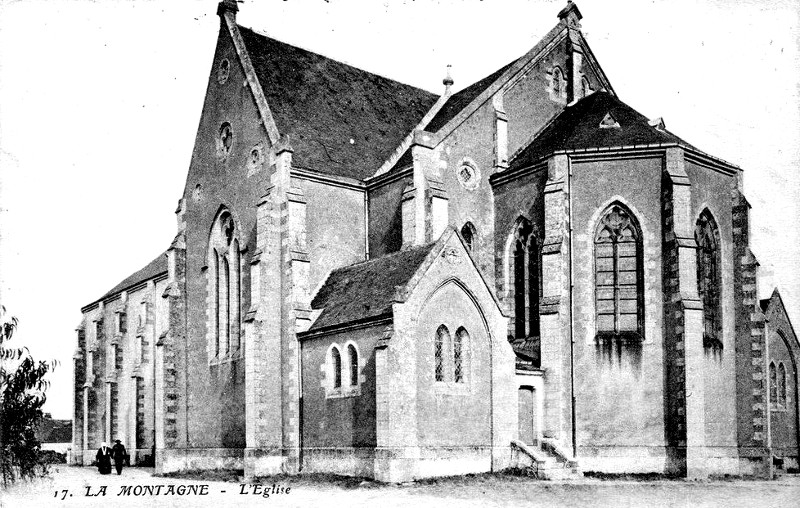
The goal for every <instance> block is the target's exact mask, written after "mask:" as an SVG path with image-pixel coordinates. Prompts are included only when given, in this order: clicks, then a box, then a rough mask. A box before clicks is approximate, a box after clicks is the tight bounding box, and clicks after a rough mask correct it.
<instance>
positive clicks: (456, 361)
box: [453, 326, 469, 383]
mask: <svg viewBox="0 0 800 508" xmlns="http://www.w3.org/2000/svg"><path fill="white" fill-rule="evenodd" d="M468 344H469V332H467V330H466V329H465V328H464V327H463V326H462V327H460V328H459V329H458V330H456V336H455V337H454V339H453V381H455V382H456V383H463V382H464V374H465V372H466V365H465V356H466V355H465V353H466V348H467V347H469V346H468Z"/></svg>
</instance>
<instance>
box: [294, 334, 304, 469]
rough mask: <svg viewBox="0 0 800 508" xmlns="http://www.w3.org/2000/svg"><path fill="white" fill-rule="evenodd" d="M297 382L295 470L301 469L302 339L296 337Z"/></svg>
mask: <svg viewBox="0 0 800 508" xmlns="http://www.w3.org/2000/svg"><path fill="white" fill-rule="evenodd" d="M295 340H297V353H298V354H297V384H298V390H297V391H298V395H297V396H298V398H299V401H298V402H299V403H298V405H297V418H298V420H300V421H299V422H298V425H297V426H298V429H297V430H298V437H297V448H298V449H297V472H298V473H299V472H302V471H303V341H302V340H298V339H297V334H295Z"/></svg>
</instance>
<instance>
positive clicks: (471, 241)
mask: <svg viewBox="0 0 800 508" xmlns="http://www.w3.org/2000/svg"><path fill="white" fill-rule="evenodd" d="M461 237H462V238H464V243H466V244H467V248H468V249H469V250H470V251H472V249H473V248H474V245H475V226H473V225H472V223H471V222H467V223H466V224H464V226H463V227H462V228H461Z"/></svg>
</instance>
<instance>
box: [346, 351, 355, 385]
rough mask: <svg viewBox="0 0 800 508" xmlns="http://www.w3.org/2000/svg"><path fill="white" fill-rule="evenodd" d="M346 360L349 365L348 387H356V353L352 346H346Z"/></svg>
mask: <svg viewBox="0 0 800 508" xmlns="http://www.w3.org/2000/svg"><path fill="white" fill-rule="evenodd" d="M347 358H348V362H349V364H350V386H358V351H356V347H355V346H354V345H353V344H349V345H348V346H347Z"/></svg>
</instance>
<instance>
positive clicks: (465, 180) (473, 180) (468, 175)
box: [456, 161, 481, 190]
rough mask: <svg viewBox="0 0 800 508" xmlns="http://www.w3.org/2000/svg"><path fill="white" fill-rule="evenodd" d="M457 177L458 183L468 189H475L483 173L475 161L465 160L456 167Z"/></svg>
mask: <svg viewBox="0 0 800 508" xmlns="http://www.w3.org/2000/svg"><path fill="white" fill-rule="evenodd" d="M456 178H458V183H460V184H461V186H462V187H464V188H465V189H467V190H474V189H477V188H478V184H479V183H480V179H481V174H480V171H478V167H477V166H476V165H475V164H474V163H472V162H470V161H464V162H462V163H461V164H460V165H459V166H458V167H457V168H456Z"/></svg>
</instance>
